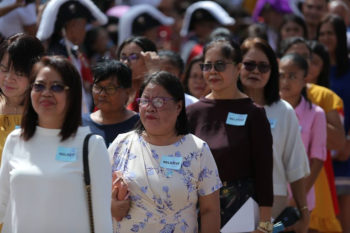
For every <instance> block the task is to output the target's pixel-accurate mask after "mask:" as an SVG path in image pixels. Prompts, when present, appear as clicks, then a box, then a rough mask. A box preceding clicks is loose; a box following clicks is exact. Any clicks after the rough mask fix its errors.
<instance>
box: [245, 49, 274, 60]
mask: <svg viewBox="0 0 350 233" xmlns="http://www.w3.org/2000/svg"><path fill="white" fill-rule="evenodd" d="M243 60H253V61H263V62H269V59H268V57H267V56H266V55H265V53H264V52H263V51H262V50H261V49H258V48H251V49H249V50H248V52H247V53H246V54H245V55H244V56H243Z"/></svg>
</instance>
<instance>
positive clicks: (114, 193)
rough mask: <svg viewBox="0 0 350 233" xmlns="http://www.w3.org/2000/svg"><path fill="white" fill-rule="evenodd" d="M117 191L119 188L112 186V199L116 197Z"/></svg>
mask: <svg viewBox="0 0 350 233" xmlns="http://www.w3.org/2000/svg"><path fill="white" fill-rule="evenodd" d="M118 192H119V189H118V188H117V187H113V188H112V199H114V200H117V199H118Z"/></svg>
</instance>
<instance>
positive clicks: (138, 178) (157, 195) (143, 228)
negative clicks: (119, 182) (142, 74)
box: [109, 71, 222, 233]
mask: <svg viewBox="0 0 350 233" xmlns="http://www.w3.org/2000/svg"><path fill="white" fill-rule="evenodd" d="M140 96H141V98H139V99H138V100H137V101H138V104H139V109H140V119H141V121H140V122H139V124H138V126H137V129H136V130H135V131H132V132H129V133H126V134H120V135H118V137H117V138H116V139H115V140H114V142H113V143H112V145H111V146H110V147H109V153H110V156H111V157H113V158H112V160H113V171H114V172H118V173H122V174H123V178H124V180H125V182H126V183H127V185H128V188H129V193H130V199H131V208H130V210H129V213H128V214H127V215H126V216H125V217H124V218H123V219H122V221H119V222H117V223H116V224H115V225H116V229H117V230H116V231H117V232H142V233H144V232H152V233H155V232H159V233H168V232H169V233H170V232H171V233H176V232H191V233H192V232H198V223H197V211H196V205H197V203H199V209H200V212H199V215H200V219H201V232H202V233H204V232H210V233H214V232H217V233H218V232H219V230H220V229H219V228H220V204H219V189H220V187H221V186H222V184H221V181H220V178H219V175H218V170H217V167H216V164H215V161H214V159H213V156H212V154H211V152H210V150H209V147H208V145H207V144H206V143H205V142H204V141H202V140H201V139H199V138H198V137H196V136H194V135H192V134H189V133H188V130H187V117H186V111H185V106H184V92H183V89H182V87H181V83H180V81H179V80H178V79H177V78H176V77H175V76H173V75H171V74H170V73H167V72H163V71H161V72H157V73H154V74H152V75H151V76H150V77H149V78H148V79H147V80H146V81H145V83H144V84H143V86H142V87H141V92H140Z"/></svg>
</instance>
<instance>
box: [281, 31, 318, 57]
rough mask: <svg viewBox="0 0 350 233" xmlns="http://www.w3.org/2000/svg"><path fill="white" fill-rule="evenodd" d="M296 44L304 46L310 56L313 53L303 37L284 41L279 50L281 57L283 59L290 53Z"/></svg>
mask: <svg viewBox="0 0 350 233" xmlns="http://www.w3.org/2000/svg"><path fill="white" fill-rule="evenodd" d="M295 44H304V45H305V46H306V47H307V48H308V49H309V51H310V54H311V53H312V51H311V49H310V47H309V45H308V43H307V40H306V39H304V38H303V37H299V36H295V37H290V38H287V39H284V40H282V42H281V47H280V50H279V57H282V56H283V55H284V54H285V53H286V52H287V51H288V49H290V47H292V46H293V45H295Z"/></svg>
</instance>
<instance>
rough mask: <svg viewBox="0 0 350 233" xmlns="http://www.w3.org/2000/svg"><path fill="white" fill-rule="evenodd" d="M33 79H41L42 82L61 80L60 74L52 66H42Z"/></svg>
mask: <svg viewBox="0 0 350 233" xmlns="http://www.w3.org/2000/svg"><path fill="white" fill-rule="evenodd" d="M35 81H43V82H63V79H62V77H61V75H60V74H59V73H58V72H57V71H56V70H55V69H54V68H52V67H49V66H44V67H42V68H41V69H40V70H39V72H38V74H37V76H36V78H35Z"/></svg>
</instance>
